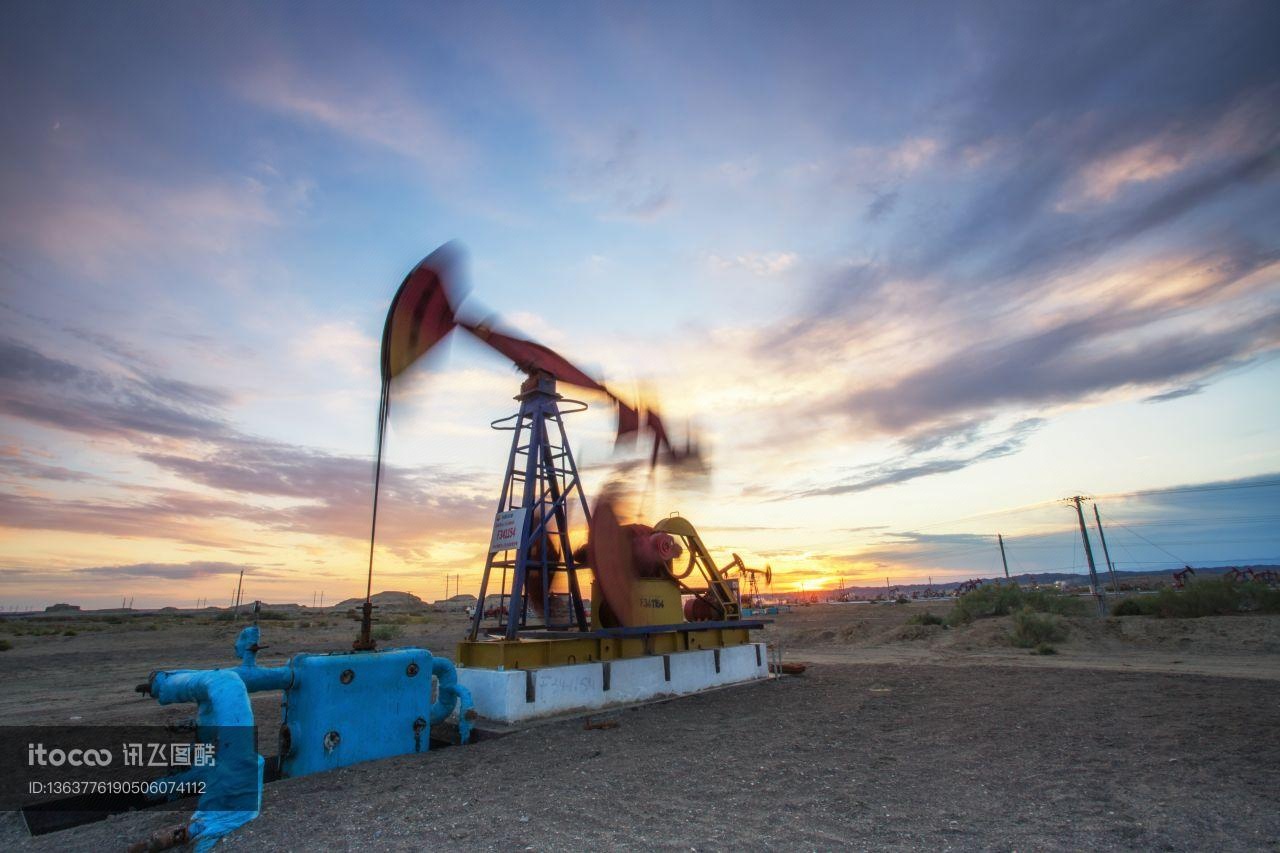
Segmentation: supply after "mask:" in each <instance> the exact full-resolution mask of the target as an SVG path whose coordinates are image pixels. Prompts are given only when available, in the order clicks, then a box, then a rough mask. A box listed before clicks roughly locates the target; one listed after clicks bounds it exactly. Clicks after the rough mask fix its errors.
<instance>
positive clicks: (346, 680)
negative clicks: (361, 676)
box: [338, 669, 356, 684]
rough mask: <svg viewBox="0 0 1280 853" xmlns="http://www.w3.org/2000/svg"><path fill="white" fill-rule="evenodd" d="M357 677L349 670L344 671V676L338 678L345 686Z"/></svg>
mask: <svg viewBox="0 0 1280 853" xmlns="http://www.w3.org/2000/svg"><path fill="white" fill-rule="evenodd" d="M355 677H356V674H355V673H354V672H352V671H351V670H349V669H344V670H343V671H342V675H340V676H338V680H339V681H341V682H342V683H343V684H350V683H351V681H352V679H354V678H355Z"/></svg>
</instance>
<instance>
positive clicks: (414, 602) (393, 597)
mask: <svg viewBox="0 0 1280 853" xmlns="http://www.w3.org/2000/svg"><path fill="white" fill-rule="evenodd" d="M369 600H370V601H372V602H373V604H374V606H375V607H377V608H378V610H379V611H381V612H383V613H418V612H423V611H426V610H429V609H430V608H429V607H428V605H427V603H426V602H425V601H423V600H422V599H421V598H418V596H416V595H414V594H413V593H411V592H396V591H394V590H388V591H386V592H375V593H374V594H373V595H372V596H371V597H370V599H369ZM363 604H364V599H363V598H348V599H347V600H346V601H339V602H338V603H337V604H335V605H333V609H334V610H349V609H350V608H352V607H361V606H362V605H363Z"/></svg>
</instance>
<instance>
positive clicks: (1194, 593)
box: [1111, 577, 1280, 619]
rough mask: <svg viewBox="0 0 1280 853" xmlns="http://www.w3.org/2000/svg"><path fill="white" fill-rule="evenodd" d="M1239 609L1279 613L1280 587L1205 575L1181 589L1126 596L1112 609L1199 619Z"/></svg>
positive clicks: (1119, 612) (1131, 613)
mask: <svg viewBox="0 0 1280 853" xmlns="http://www.w3.org/2000/svg"><path fill="white" fill-rule="evenodd" d="M1236 613H1280V589H1276V588H1274V587H1271V586H1268V585H1267V584H1265V583H1263V582H1261V581H1234V580H1231V579H1230V578H1228V577H1220V578H1203V579H1198V580H1193V581H1191V582H1190V583H1188V584H1187V585H1186V586H1185V587H1183V588H1182V589H1172V588H1166V589H1162V590H1160V591H1159V592H1158V593H1156V594H1155V595H1142V596H1135V597H1134V598H1126V599H1125V600H1124V601H1121V602H1119V603H1118V604H1116V606H1115V607H1114V608H1112V610H1111V614H1112V615H1113V616H1155V617H1157V618H1159V619H1196V618H1198V617H1201V616H1230V615H1233V614H1236Z"/></svg>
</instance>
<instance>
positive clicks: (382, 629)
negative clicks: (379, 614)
mask: <svg viewBox="0 0 1280 853" xmlns="http://www.w3.org/2000/svg"><path fill="white" fill-rule="evenodd" d="M400 631H401V628H400V626H399V625H379V626H378V627H377V628H374V629H373V638H374V639H375V640H394V639H395V638H396V637H399V636H400Z"/></svg>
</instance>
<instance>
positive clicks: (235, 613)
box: [231, 569, 244, 622]
mask: <svg viewBox="0 0 1280 853" xmlns="http://www.w3.org/2000/svg"><path fill="white" fill-rule="evenodd" d="M243 590H244V569H241V570H240V580H238V581H236V603H235V604H234V605H232V607H231V621H232V622H234V621H236V619H237V618H239V616H240V593H241V591H243Z"/></svg>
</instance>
